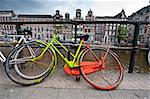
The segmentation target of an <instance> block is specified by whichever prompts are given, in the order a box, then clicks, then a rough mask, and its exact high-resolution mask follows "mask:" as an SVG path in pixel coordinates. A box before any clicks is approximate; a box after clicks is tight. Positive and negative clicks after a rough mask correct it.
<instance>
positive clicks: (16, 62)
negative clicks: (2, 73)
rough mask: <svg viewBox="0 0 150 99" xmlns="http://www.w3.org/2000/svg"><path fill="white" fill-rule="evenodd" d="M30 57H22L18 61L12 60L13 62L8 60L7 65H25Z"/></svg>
mask: <svg viewBox="0 0 150 99" xmlns="http://www.w3.org/2000/svg"><path fill="white" fill-rule="evenodd" d="M31 59H32V57H31V56H30V57H24V58H18V59H14V60H10V62H9V64H10V65H13V64H20V63H25V62H26V61H31Z"/></svg>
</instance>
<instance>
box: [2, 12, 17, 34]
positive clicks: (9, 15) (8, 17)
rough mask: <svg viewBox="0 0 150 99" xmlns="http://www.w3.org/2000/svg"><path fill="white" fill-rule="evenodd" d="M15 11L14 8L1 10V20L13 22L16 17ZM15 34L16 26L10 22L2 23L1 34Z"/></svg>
mask: <svg viewBox="0 0 150 99" xmlns="http://www.w3.org/2000/svg"><path fill="white" fill-rule="evenodd" d="M15 16H16V15H15V13H14V11H13V10H7V11H0V22H11V21H12V20H13V18H14V17H15ZM12 33H13V34H15V33H16V26H15V25H12V24H9V25H6V24H0V35H4V34H12Z"/></svg>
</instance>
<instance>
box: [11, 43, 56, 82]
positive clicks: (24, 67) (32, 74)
mask: <svg viewBox="0 0 150 99" xmlns="http://www.w3.org/2000/svg"><path fill="white" fill-rule="evenodd" d="M45 47H46V46H45V45H43V44H41V43H38V42H32V43H26V44H23V45H21V46H20V47H19V48H18V49H17V50H16V53H15V56H14V60H15V61H14V68H15V70H16V72H17V73H18V74H19V75H20V76H21V77H23V78H25V79H37V78H40V77H41V76H43V75H44V74H45V73H46V72H48V71H49V69H50V68H51V66H53V62H54V57H53V52H52V51H51V49H48V50H47V51H46V52H45V53H44V55H43V56H42V58H40V59H38V60H36V61H31V59H32V58H34V57H37V56H39V55H40V54H41V53H42V52H43V50H44V48H45ZM31 54H34V55H31ZM29 57H31V59H30V58H29ZM28 58H29V59H28ZM11 61H13V60H11ZM15 62H16V64H15ZM17 62H18V63H17Z"/></svg>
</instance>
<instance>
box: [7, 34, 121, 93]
mask: <svg viewBox="0 0 150 99" xmlns="http://www.w3.org/2000/svg"><path fill="white" fill-rule="evenodd" d="M57 37H58V34H57V33H56V34H54V36H53V38H52V40H51V41H50V42H49V43H44V42H42V41H40V40H35V41H33V42H30V43H26V44H23V45H21V46H18V47H17V48H15V49H14V50H13V51H12V52H11V53H10V54H9V56H8V58H7V60H6V68H5V70H6V74H7V75H8V77H9V78H10V79H11V80H12V81H13V82H15V83H17V84H21V85H33V84H37V83H40V82H42V81H43V80H44V79H45V78H46V77H47V76H48V75H52V73H53V72H54V70H55V68H56V67H57V55H56V52H57V54H58V55H59V56H60V57H61V58H62V59H63V60H64V61H65V63H66V64H65V65H64V71H65V73H66V74H67V75H72V76H76V80H79V79H80V75H82V76H83V78H84V79H85V80H86V81H87V82H88V83H89V84H90V85H92V86H93V87H94V88H96V89H100V90H112V89H115V88H116V87H117V86H118V85H119V84H120V83H121V81H122V79H123V64H122V63H121V61H120V59H119V57H118V55H117V54H116V53H114V52H113V51H111V50H110V47H108V48H107V49H106V48H100V47H91V46H90V45H88V44H83V43H84V41H86V40H87V38H88V35H85V36H82V38H81V41H80V43H79V45H78V48H77V50H76V53H75V54H73V53H72V52H71V51H70V50H69V49H67V48H66V47H65V46H64V45H63V44H62V43H61V42H59V40H58V39H57ZM55 44H58V45H60V46H61V47H62V48H63V49H64V50H65V51H66V52H68V54H69V55H71V56H72V57H73V59H72V60H71V61H70V60H68V59H67V58H66V56H65V55H63V54H62V53H61V52H60V50H59V49H58V48H57V47H56V45H55ZM10 67H13V68H14V70H15V71H14V72H15V73H16V74H18V76H19V77H16V76H14V75H13V73H11V72H10ZM98 77H99V78H98ZM20 78H21V80H20ZM100 78H101V79H100ZM22 79H23V80H22ZM24 80H25V81H24Z"/></svg>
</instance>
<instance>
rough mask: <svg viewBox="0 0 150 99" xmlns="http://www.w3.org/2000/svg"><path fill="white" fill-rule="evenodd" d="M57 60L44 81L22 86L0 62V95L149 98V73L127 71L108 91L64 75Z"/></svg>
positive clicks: (13, 98)
mask: <svg viewBox="0 0 150 99" xmlns="http://www.w3.org/2000/svg"><path fill="white" fill-rule="evenodd" d="M62 64H63V62H61V61H60V62H59V65H58V68H57V70H56V71H55V72H54V74H53V75H52V76H51V77H48V78H47V79H46V80H44V82H42V83H40V84H38V85H34V86H30V87H23V86H19V85H16V84H15V83H13V82H12V81H10V80H9V78H8V77H7V75H6V74H5V71H4V69H3V68H2V66H1V65H0V99H150V74H149V73H145V74H142V73H135V72H133V73H132V74H129V73H127V70H125V72H124V79H123V81H122V83H121V85H120V86H119V87H118V88H117V89H116V90H112V91H100V90H95V89H93V88H92V87H91V86H90V85H88V84H87V83H86V82H85V81H84V80H83V79H81V81H80V82H76V81H75V78H74V77H68V76H67V75H66V74H65V73H64V72H63V68H62Z"/></svg>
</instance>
